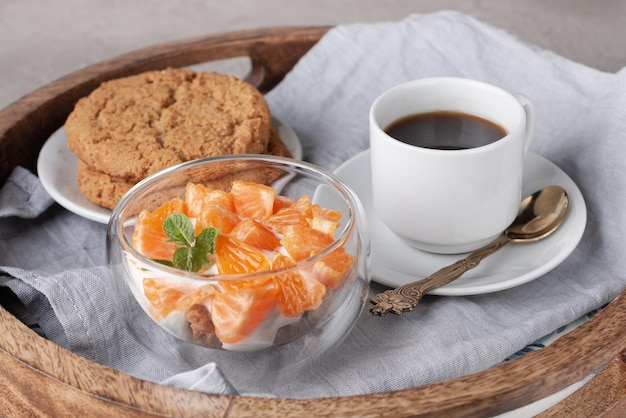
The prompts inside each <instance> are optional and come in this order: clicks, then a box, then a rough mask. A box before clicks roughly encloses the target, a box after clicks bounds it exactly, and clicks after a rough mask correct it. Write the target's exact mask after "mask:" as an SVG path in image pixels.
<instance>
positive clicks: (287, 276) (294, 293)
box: [272, 254, 326, 317]
mask: <svg viewBox="0 0 626 418" xmlns="http://www.w3.org/2000/svg"><path fill="white" fill-rule="evenodd" d="M293 264H294V261H293V260H291V259H290V258H289V257H287V256H284V255H282V254H276V256H275V257H274V259H273V260H272V268H274V269H276V268H280V267H287V266H289V265H293ZM273 280H274V286H275V287H276V302H277V304H278V307H279V308H280V311H281V312H282V314H283V315H285V316H286V317H294V316H298V315H300V314H301V313H303V312H304V311H306V310H309V309H317V308H319V306H320V305H321V304H322V300H323V298H324V295H325V294H326V287H325V286H324V285H323V284H322V283H320V282H318V281H317V280H307V279H306V278H304V277H303V276H302V275H301V274H300V273H299V272H297V271H289V272H284V273H280V274H277V275H276V276H274V277H273Z"/></svg>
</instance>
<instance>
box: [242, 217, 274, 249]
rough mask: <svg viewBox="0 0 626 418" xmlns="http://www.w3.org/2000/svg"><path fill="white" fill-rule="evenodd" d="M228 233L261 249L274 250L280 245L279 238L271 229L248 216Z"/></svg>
mask: <svg viewBox="0 0 626 418" xmlns="http://www.w3.org/2000/svg"><path fill="white" fill-rule="evenodd" d="M230 235H231V236H232V237H234V238H237V239H238V240H240V241H243V242H245V243H246V244H248V245H251V246H253V247H256V248H259V249H261V250H266V251H274V250H275V249H277V248H278V247H280V240H279V239H278V237H276V235H274V233H273V232H272V231H270V230H269V229H267V228H266V227H264V226H263V225H261V224H260V223H258V222H257V221H255V220H254V219H250V218H247V219H244V220H242V221H241V222H239V223H238V224H237V226H235V228H234V229H232V231H230Z"/></svg>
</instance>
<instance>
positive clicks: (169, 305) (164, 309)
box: [143, 278, 186, 318]
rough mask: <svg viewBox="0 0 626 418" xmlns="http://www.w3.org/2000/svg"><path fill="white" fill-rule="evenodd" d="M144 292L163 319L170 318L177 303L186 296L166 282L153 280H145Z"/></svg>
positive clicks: (183, 292)
mask: <svg viewBox="0 0 626 418" xmlns="http://www.w3.org/2000/svg"><path fill="white" fill-rule="evenodd" d="M143 291H144V294H145V295H146V298H148V300H149V301H150V303H151V304H152V306H153V307H154V308H155V309H156V311H157V312H158V314H159V315H160V316H161V318H165V317H166V316H168V315H169V314H170V312H172V311H173V310H174V305H175V304H176V302H177V301H178V300H179V299H180V298H181V297H183V296H184V295H185V294H186V292H185V291H183V290H181V289H179V288H177V287H174V286H171V285H169V284H167V283H166V282H165V281H164V280H158V279H152V278H145V279H143Z"/></svg>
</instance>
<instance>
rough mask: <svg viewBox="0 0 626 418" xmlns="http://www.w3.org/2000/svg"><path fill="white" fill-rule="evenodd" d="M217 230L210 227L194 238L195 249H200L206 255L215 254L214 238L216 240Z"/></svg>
mask: <svg viewBox="0 0 626 418" xmlns="http://www.w3.org/2000/svg"><path fill="white" fill-rule="evenodd" d="M217 233H218V231H217V229H215V228H213V227H210V228H204V229H203V230H202V231H201V232H200V233H199V234H198V236H197V237H196V245H195V248H200V249H202V250H204V251H205V255H204V256H205V257H206V255H207V254H215V238H217Z"/></svg>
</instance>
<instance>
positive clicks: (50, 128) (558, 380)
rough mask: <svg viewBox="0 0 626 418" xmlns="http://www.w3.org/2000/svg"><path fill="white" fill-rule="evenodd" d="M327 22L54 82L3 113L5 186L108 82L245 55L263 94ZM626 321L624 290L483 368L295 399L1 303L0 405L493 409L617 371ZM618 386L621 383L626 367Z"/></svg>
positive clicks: (134, 57)
mask: <svg viewBox="0 0 626 418" xmlns="http://www.w3.org/2000/svg"><path fill="white" fill-rule="evenodd" d="M329 29H330V26H312V27H279V28H261V29H254V30H245V31H237V32H226V33H221V34H214V35H208V36H204V37H196V38H190V39H185V40H180V41H175V42H169V43H165V44H160V45H155V46H152V47H148V48H143V49H140V50H137V51H133V52H130V53H127V54H123V55H120V56H118V57H115V58H112V59H109V60H105V61H102V62H100V63H97V64H94V65H91V66H88V67H85V68H83V69H80V70H77V71H75V72H73V73H71V74H68V75H67V76H64V77H62V78H60V79H58V80H55V81H53V82H51V83H49V84H47V85H45V86H43V87H41V88H39V89H37V90H35V91H33V92H32V93H30V94H27V95H26V96H24V97H23V98H21V99H19V100H18V101H16V102H14V103H13V104H11V105H9V106H7V107H6V108H4V109H2V110H0V151H1V152H0V184H3V183H4V181H5V179H6V178H7V177H8V175H9V173H10V171H11V170H12V168H13V167H15V166H16V165H23V166H26V167H27V168H30V169H31V170H33V171H34V164H35V162H36V157H37V154H38V152H39V149H40V148H41V146H42V145H43V143H44V142H45V140H46V139H47V138H48V137H49V135H50V134H51V133H52V132H54V131H55V130H56V129H57V128H59V127H60V126H61V125H62V124H63V122H64V120H65V118H66V117H67V115H68V114H69V112H70V111H71V109H72V108H73V105H74V103H75V102H76V101H77V100H78V99H79V98H80V97H82V96H84V95H86V94H88V93H89V92H90V91H91V90H93V89H94V88H95V87H97V86H98V85H99V84H100V83H101V82H102V81H105V80H108V79H112V78H117V77H121V76H125V75H131V74H136V73H139V72H142V71H147V70H152V69H162V68H166V67H168V66H172V67H182V66H188V65H193V64H199V63H204V62H209V61H213V60H219V59H226V58H233V57H239V56H248V57H249V58H250V60H251V65H252V70H251V73H250V75H249V77H248V78H247V80H248V81H250V82H251V83H252V84H254V85H256V86H258V87H259V89H260V90H261V91H268V90H270V89H271V88H272V87H273V86H275V85H276V84H277V83H278V82H279V81H280V80H281V79H282V77H283V76H284V75H285V74H286V73H287V72H288V71H289V70H290V69H291V68H292V67H293V65H294V64H295V63H296V62H297V60H298V59H299V57H301V56H302V55H303V54H304V53H305V52H306V51H308V49H309V48H311V47H312V46H313V45H314V44H315V43H316V42H317V41H318V40H319V39H320V38H321V37H322V36H323V35H324V34H325V33H326V31H328V30H329ZM9 156H11V157H9ZM9 158H13V159H11V160H9ZM624 323H626V290H624V291H623V292H622V293H621V295H620V296H618V297H617V298H616V299H615V300H614V301H612V302H611V303H610V304H609V305H608V306H607V307H605V308H604V309H602V310H601V311H600V312H599V313H598V314H597V315H595V317H594V318H592V319H591V320H589V321H588V322H586V323H585V324H583V325H581V326H580V327H578V328H576V329H575V330H573V331H572V332H570V333H569V334H566V335H564V336H562V337H561V338H559V339H558V340H557V341H555V342H554V343H552V344H551V345H549V346H548V347H546V348H544V349H542V350H539V351H535V352H532V353H529V354H526V355H524V356H522V357H520V358H518V359H515V360H512V361H509V362H506V363H503V364H501V365H498V366H494V367H492V368H490V369H487V370H485V371H482V372H478V373H475V374H472V375H468V376H463V377H460V378H456V379H450V380H447V381H444V382H440V383H434V384H430V385H424V386H420V387H415V388H409V389H405V390H401V391H395V392H383V393H374V394H369V395H358V396H346V397H339V398H322V399H320V398H315V399H305V400H296V399H266V398H252V397H244V396H229V395H211V394H205V393H200V392H194V391H189V390H184V389H176V388H170V387H165V386H162V385H159V384H157V383H152V382H148V381H144V380H141V379H137V378H135V377H132V376H129V375H126V374H124V373H121V372H119V371H117V370H113V369H111V368H108V367H107V366H103V365H100V364H98V363H95V362H92V361H90V360H88V359H86V358H83V357H80V356H78V355H76V354H74V353H72V352H70V351H68V350H66V349H64V348H62V347H60V346H57V345H56V344H54V343H52V342H50V341H48V340H46V339H44V338H42V337H40V336H39V335H37V334H36V333H35V332H34V331H32V330H30V329H29V328H28V327H26V326H25V325H24V324H23V323H21V322H20V321H19V320H18V319H17V318H15V317H14V316H13V315H12V314H11V313H10V312H8V311H7V310H6V309H5V308H4V307H2V306H0V334H1V335H3V337H2V338H1V339H0V364H1V365H2V366H3V367H2V368H1V369H0V376H2V377H4V379H0V381H3V382H0V393H2V394H3V395H5V396H2V397H1V398H2V400H0V411H3V413H5V414H7V416H18V415H20V414H21V413H23V412H24V411H35V412H37V411H38V412H41V411H45V412H46V413H50V414H52V415H63V413H64V412H69V411H71V412H72V414H76V413H77V411H79V410H80V411H82V412H85V413H89V414H90V415H92V416H94V415H96V416H98V415H102V416H106V415H110V414H112V413H116V414H119V413H124V414H125V415H128V416H134V415H144V414H157V415H158V414H168V415H169V414H173V415H185V416H187V415H196V414H209V415H214V416H230V415H236V416H258V414H259V412H263V413H267V414H268V415H271V416H301V414H303V413H306V414H307V415H311V414H315V415H333V416H354V415H378V414H381V415H393V416H398V417H401V416H426V415H428V416H433V415H441V416H448V417H451V416H467V415H468V414H470V415H471V414H480V415H485V414H490V415H495V414H499V413H503V412H507V411H510V410H513V409H516V408H519V407H522V406H525V405H527V404H529V403H531V402H533V401H535V400H539V399H541V398H543V397H545V396H547V395H550V394H553V393H555V392H557V391H559V390H561V389H563V388H565V387H567V386H569V385H571V384H574V383H576V382H578V381H580V380H582V379H583V378H585V377H587V376H589V375H590V374H592V373H594V372H595V371H597V370H598V369H600V368H601V367H603V366H604V365H606V364H607V363H609V361H610V360H611V359H613V363H616V364H617V366H616V367H618V368H622V364H626V332H624V329H623V327H621V326H620V324H624ZM613 363H609V364H613ZM594 380H595V378H594V379H592V380H591V381H590V382H589V383H588V384H587V385H591V384H593V382H594ZM621 382H626V373H624V376H623V380H622V381H621ZM625 385H626V384H625ZM572 396H574V395H572ZM622 396H623V397H622V399H624V398H626V394H624V395H622ZM566 401H567V399H566V400H565V401H562V402H566ZM617 401H620V400H619V399H617ZM620 402H621V401H620ZM621 403H622V404H623V402H621ZM14 414H15V415H14Z"/></svg>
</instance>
